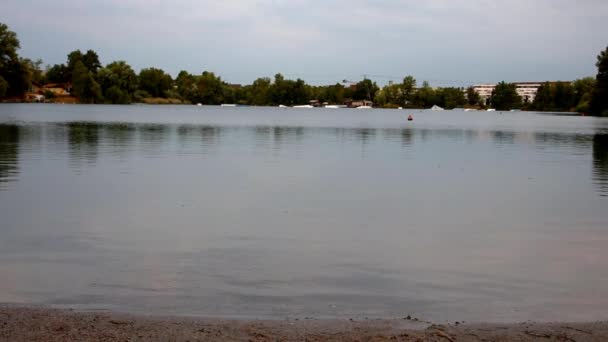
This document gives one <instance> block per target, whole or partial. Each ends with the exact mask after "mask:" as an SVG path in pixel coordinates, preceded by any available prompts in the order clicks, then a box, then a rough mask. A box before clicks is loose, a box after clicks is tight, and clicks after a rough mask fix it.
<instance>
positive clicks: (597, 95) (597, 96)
mask: <svg viewBox="0 0 608 342" xmlns="http://www.w3.org/2000/svg"><path fill="white" fill-rule="evenodd" d="M595 65H596V66H597V76H596V77H595V81H596V83H595V88H594V89H593V92H592V95H591V101H590V103H589V110H590V112H591V113H592V114H594V115H598V116H608V47H606V50H604V51H602V52H600V54H599V55H598V56H597V63H596V64H595Z"/></svg>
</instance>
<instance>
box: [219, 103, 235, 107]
mask: <svg viewBox="0 0 608 342" xmlns="http://www.w3.org/2000/svg"><path fill="white" fill-rule="evenodd" d="M220 107H236V105H235V104H233V103H222V104H221V105H220Z"/></svg>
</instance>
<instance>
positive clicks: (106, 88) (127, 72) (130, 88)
mask: <svg viewBox="0 0 608 342" xmlns="http://www.w3.org/2000/svg"><path fill="white" fill-rule="evenodd" d="M96 79H97V81H98V82H99V84H100V86H101V89H102V91H103V94H104V97H105V100H106V102H109V103H130V102H131V100H132V97H133V93H134V92H135V91H136V90H137V75H136V74H135V71H133V69H132V68H131V66H130V65H129V64H127V62H125V61H115V62H112V63H110V64H108V65H106V66H105V68H101V69H99V71H98V72H97V75H96ZM110 89H111V90H110ZM108 92H109V93H108Z"/></svg>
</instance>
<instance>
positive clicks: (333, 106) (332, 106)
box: [325, 105, 345, 108]
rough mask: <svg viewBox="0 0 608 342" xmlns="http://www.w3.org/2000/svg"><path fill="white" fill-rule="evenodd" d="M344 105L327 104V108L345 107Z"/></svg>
mask: <svg viewBox="0 0 608 342" xmlns="http://www.w3.org/2000/svg"><path fill="white" fill-rule="evenodd" d="M344 107H345V106H344V105H325V108H344Z"/></svg>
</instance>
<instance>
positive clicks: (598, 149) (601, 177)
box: [593, 134, 608, 196]
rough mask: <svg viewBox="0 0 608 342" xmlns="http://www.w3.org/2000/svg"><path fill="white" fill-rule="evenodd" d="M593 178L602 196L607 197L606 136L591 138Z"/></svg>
mask: <svg viewBox="0 0 608 342" xmlns="http://www.w3.org/2000/svg"><path fill="white" fill-rule="evenodd" d="M593 177H594V180H595V183H596V184H597V185H598V188H599V189H598V190H599V192H600V194H601V195H602V196H608V134H596V135H594V136H593Z"/></svg>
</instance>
